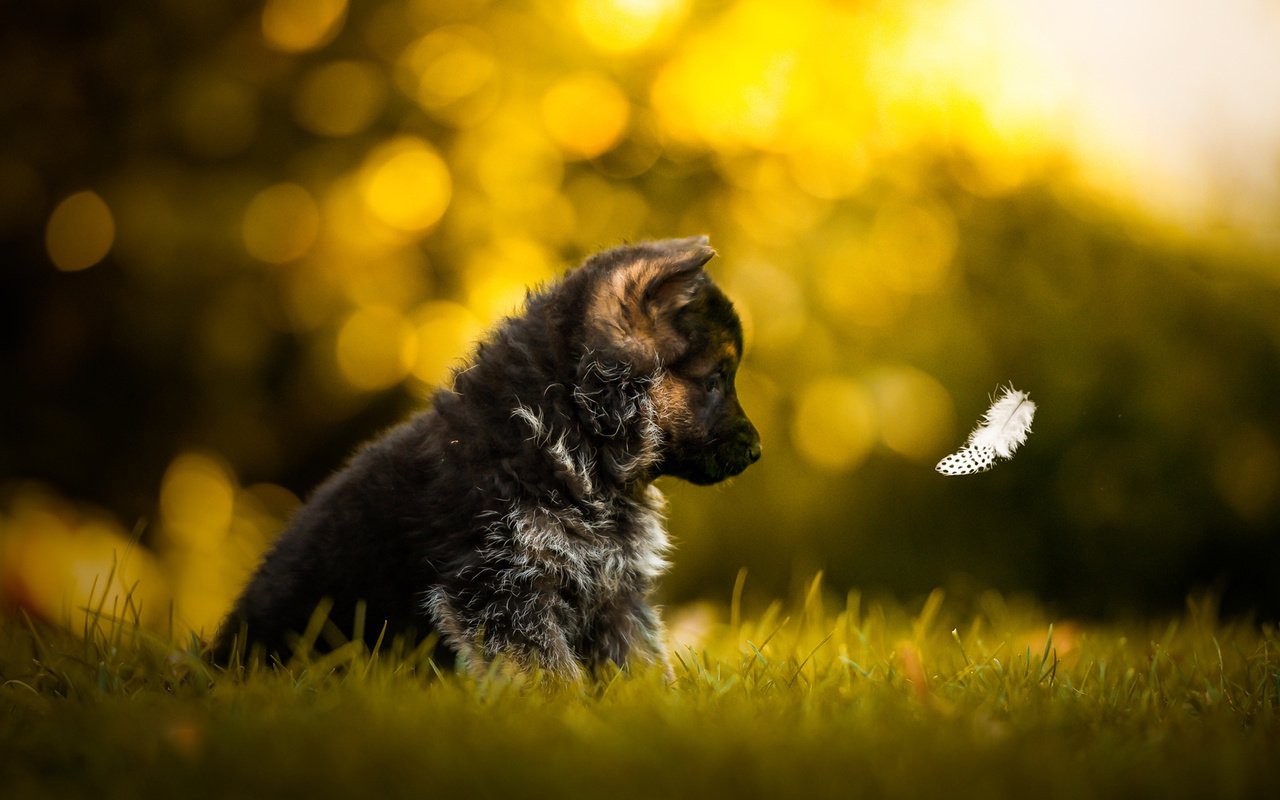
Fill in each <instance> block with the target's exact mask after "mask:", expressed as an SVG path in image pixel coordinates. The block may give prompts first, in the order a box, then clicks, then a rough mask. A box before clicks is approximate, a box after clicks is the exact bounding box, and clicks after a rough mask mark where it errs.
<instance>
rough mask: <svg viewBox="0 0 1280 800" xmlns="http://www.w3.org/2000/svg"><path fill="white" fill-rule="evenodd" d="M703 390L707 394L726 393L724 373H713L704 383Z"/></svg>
mask: <svg viewBox="0 0 1280 800" xmlns="http://www.w3.org/2000/svg"><path fill="white" fill-rule="evenodd" d="M702 388H703V390H704V391H706V393H707V394H718V393H720V392H723V391H724V373H723V372H713V373H711V374H710V375H708V376H707V377H706V379H705V380H704V381H703V382H702Z"/></svg>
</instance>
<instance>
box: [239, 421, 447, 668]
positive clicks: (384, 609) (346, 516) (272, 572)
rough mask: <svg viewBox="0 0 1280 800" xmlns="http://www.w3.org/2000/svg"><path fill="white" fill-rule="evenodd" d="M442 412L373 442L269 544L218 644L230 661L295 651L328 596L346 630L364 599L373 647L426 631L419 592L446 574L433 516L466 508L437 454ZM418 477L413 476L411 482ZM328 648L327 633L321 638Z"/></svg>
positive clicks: (352, 629) (351, 626)
mask: <svg viewBox="0 0 1280 800" xmlns="http://www.w3.org/2000/svg"><path fill="white" fill-rule="evenodd" d="M432 417H433V412H426V413H424V414H421V415H419V416H418V417H415V418H414V419H412V420H410V421H408V422H406V423H404V424H402V425H400V426H399V427H397V428H395V429H393V430H392V431H390V432H389V433H388V434H386V435H385V436H383V437H381V438H379V439H377V440H376V441H374V442H372V443H370V444H369V445H367V446H366V447H364V448H363V449H362V450H360V451H359V452H358V453H356V455H355V456H354V457H353V458H352V459H351V461H350V462H349V463H348V464H347V466H346V467H345V468H343V469H342V470H341V471H340V472H338V473H336V474H335V475H333V476H332V477H330V478H329V480H327V481H326V482H325V483H323V484H321V485H320V486H319V487H318V488H317V489H316V491H315V493H314V494H313V496H312V497H311V498H310V499H309V500H308V501H307V503H306V504H305V505H304V506H303V507H302V508H300V509H299V510H298V512H297V514H296V516H295V517H294V518H293V520H291V522H290V524H289V526H288V528H287V529H286V530H285V531H284V533H282V534H281V535H280V537H279V539H278V540H277V541H276V543H275V544H274V546H273V547H272V549H271V550H270V551H269V552H268V554H267V555H266V557H265V558H264V559H263V561H262V563H261V564H260V565H259V567H258V569H257V571H256V572H255V573H254V575H253V577H252V578H251V579H250V581H249V584H248V585H247V587H246V588H245V590H244V592H243V593H242V594H241V595H240V598H239V599H238V600H237V601H236V604H235V606H234V607H233V609H232V610H231V613H230V614H229V615H228V617H227V619H226V620H225V621H224V622H223V624H222V627H221V628H220V629H219V631H218V634H217V637H216V639H215V644H214V660H215V662H217V663H221V664H226V663H227V662H228V661H229V660H230V658H231V656H232V651H233V648H234V647H235V642H236V640H237V639H239V651H240V652H242V653H248V652H250V651H251V650H252V649H253V648H255V647H256V648H260V649H262V650H264V651H265V654H266V655H268V656H276V657H279V658H280V659H281V660H287V659H288V657H289V655H290V654H291V653H292V649H293V644H294V641H293V637H294V636H295V635H297V634H300V633H301V632H302V631H304V630H305V629H306V626H307V623H308V622H309V621H310V619H311V617H312V615H313V614H314V613H315V611H316V609H317V607H318V606H319V605H320V604H321V603H322V601H326V600H327V601H331V602H332V609H331V611H330V614H329V617H330V619H331V620H332V621H333V623H334V624H335V625H336V626H337V627H338V629H339V630H340V631H341V633H342V634H343V636H345V637H348V638H350V637H351V636H353V634H354V633H355V632H356V626H355V622H356V616H357V604H358V603H359V602H360V601H363V604H364V614H363V616H364V631H363V638H364V640H365V641H366V643H368V644H369V645H370V646H372V644H373V643H374V642H375V641H376V640H377V638H378V636H379V634H380V633H381V632H382V631H383V627H384V624H385V626H386V630H387V640H388V641H389V639H390V637H391V636H392V635H396V634H400V635H403V634H414V633H416V634H417V635H425V634H426V630H425V629H424V627H425V626H424V625H422V624H421V623H420V620H421V619H422V617H421V610H420V608H419V602H420V598H419V597H418V594H419V592H420V590H421V588H422V587H423V586H429V585H431V584H432V583H434V582H435V581H436V580H438V576H437V575H435V574H434V570H433V569H432V567H431V560H430V558H426V557H424V556H425V555H426V554H427V553H429V551H430V546H429V545H430V543H429V541H424V539H429V538H430V533H431V532H430V529H429V528H425V527H424V525H425V524H426V522H427V521H428V520H436V521H437V522H438V521H439V520H440V519H441V517H442V515H445V516H446V517H447V515H448V514H449V511H448V509H449V508H450V506H452V510H453V513H455V514H456V513H458V511H459V506H458V504H457V503H456V502H454V503H452V504H450V503H449V502H448V501H447V500H446V499H443V495H446V494H447V493H448V492H447V490H446V489H445V488H444V487H437V486H436V484H437V480H436V478H437V476H438V474H439V459H438V458H432V457H430V455H429V453H430V452H431V451H432V450H433V449H435V448H433V440H434V439H436V438H437V435H436V434H435V432H434V431H433V430H432V429H433V428H434V427H436V426H433V425H432V421H433V419H432ZM410 477H412V479H413V485H412V486H408V485H406V481H407V480H408V479H409V478H410ZM317 644H318V645H319V646H320V647H321V648H322V649H323V647H324V645H325V641H323V640H321V641H319V642H318V643H317Z"/></svg>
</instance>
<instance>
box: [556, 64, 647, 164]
mask: <svg viewBox="0 0 1280 800" xmlns="http://www.w3.org/2000/svg"><path fill="white" fill-rule="evenodd" d="M630 118H631V104H630V102H629V101H628V100H627V96H626V95H625V94H623V92H622V90H621V89H619V88H618V85H617V84H616V83H614V82H613V81H611V80H609V79H608V78H606V77H604V76H603V75H600V74H598V73H594V72H579V73H576V74H573V75H569V76H568V77H565V78H561V79H560V80H559V81H557V82H556V83H555V84H554V85H553V86H552V87H551V88H550V89H548V90H547V93H546V94H545V95H543V97H542V122H543V124H544V125H545V126H546V129H547V133H548V134H549V135H550V136H551V139H552V140H553V141H554V142H555V143H556V144H558V145H559V146H560V148H561V149H562V150H564V151H565V153H566V154H567V155H568V156H569V157H570V158H595V157H596V156H598V155H600V154H601V153H604V152H605V151H607V150H609V149H610V148H611V147H613V146H614V145H615V144H617V143H618V140H619V139H620V138H621V137H622V134H623V133H625V132H626V130H627V121H628V120H629V119H630Z"/></svg>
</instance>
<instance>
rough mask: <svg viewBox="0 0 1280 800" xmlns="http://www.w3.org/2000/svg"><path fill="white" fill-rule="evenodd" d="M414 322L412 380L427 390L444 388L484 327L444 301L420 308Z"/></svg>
mask: <svg viewBox="0 0 1280 800" xmlns="http://www.w3.org/2000/svg"><path fill="white" fill-rule="evenodd" d="M413 320H414V324H415V326H416V327H417V332H418V348H417V351H418V354H417V358H416V359H414V362H413V367H412V371H413V377H415V378H417V379H418V380H420V381H422V382H423V383H425V384H427V385H428V386H445V385H447V384H448V383H449V380H450V376H451V374H452V372H453V369H454V368H455V367H457V366H459V365H461V364H462V363H463V361H464V359H466V358H467V357H468V356H469V355H470V354H471V350H472V349H473V348H474V346H475V342H476V340H477V339H479V338H480V335H481V334H482V333H483V332H484V325H483V323H482V322H481V321H480V318H479V317H477V316H476V315H475V314H474V313H473V312H472V311H471V310H470V309H468V308H467V307H466V306H460V305H458V304H457V303H450V302H448V301H443V300H441V301H435V302H431V303H426V304H424V305H422V306H421V307H420V308H419V309H418V310H417V311H415V312H414V314H413Z"/></svg>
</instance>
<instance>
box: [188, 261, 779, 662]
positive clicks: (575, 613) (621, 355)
mask: <svg viewBox="0 0 1280 800" xmlns="http://www.w3.org/2000/svg"><path fill="white" fill-rule="evenodd" d="M712 255H713V251H712V250H711V249H710V248H709V247H707V245H706V239H705V237H695V238H691V239H679V240H667V241H662V242H649V243H643V244H638V245H630V246H624V247H619V248H615V249H613V250H609V251H606V252H603V253H600V254H597V255H596V256H593V257H592V258H590V259H588V260H587V261H586V262H585V263H584V264H583V265H582V267H580V268H579V269H577V270H574V271H572V272H570V273H569V274H568V275H567V276H566V277H565V278H564V279H562V280H561V281H560V282H558V283H557V284H554V285H552V286H550V287H548V288H544V289H542V290H540V291H538V292H536V293H534V294H532V295H531V296H530V297H529V299H528V301H527V303H526V306H525V309H524V312H523V313H522V314H521V315H520V316H517V317H513V318H510V319H508V320H506V321H505V322H504V323H503V324H502V325H500V326H499V327H498V328H497V329H496V330H495V331H494V332H493V333H492V334H491V335H490V337H489V338H488V339H487V340H486V341H484V342H483V343H482V344H480V346H479V347H478V349H477V351H476V353H475V355H474V357H473V358H472V360H471V362H470V364H469V365H468V366H467V367H466V368H464V369H462V370H461V371H460V372H458V374H457V375H456V376H455V379H454V386H453V388H452V389H451V390H441V391H439V392H438V393H437V394H436V395H435V397H434V398H433V401H432V403H431V407H430V408H429V409H428V410H427V411H424V412H422V413H420V414H418V415H417V416H415V417H413V418H412V419H410V420H409V421H407V422H405V423H404V424H402V425H400V426H399V427H396V428H394V429H393V430H391V431H390V432H389V433H387V434H386V435H385V436H383V437H382V438H380V439H377V440H375V441H373V442H372V443H370V444H368V445H366V446H365V447H364V448H363V449H362V450H360V451H359V452H358V453H356V455H355V456H354V457H353V458H352V459H351V461H350V462H349V463H348V464H347V465H346V466H345V467H344V468H343V469H342V470H341V471H339V472H338V473H337V474H335V475H334V476H333V477H332V478H330V479H329V480H328V481H326V482H325V483H324V484H322V485H321V486H320V487H319V488H318V489H317V490H316V492H315V493H314V495H313V496H312V497H311V498H310V499H309V501H308V502H307V503H306V504H305V505H304V506H303V507H302V508H301V509H300V510H299V512H298V513H297V515H296V516H295V518H294V519H293V520H292V522H291V524H290V525H289V528H288V529H287V530H286V531H285V532H284V533H283V534H282V535H281V537H280V538H279V540H278V541H277V543H276V544H275V546H274V548H273V549H272V550H271V552H270V553H269V554H268V555H267V557H266V558H265V560H264V561H263V563H262V564H261V566H260V567H259V568H258V571H257V572H256V574H255V575H254V576H253V578H252V580H251V581H250V583H249V585H248V587H247V588H246V589H245V591H244V594H243V595H242V596H241V597H240V598H239V600H238V601H237V603H236V604H235V607H234V609H233V610H232V611H231V613H230V615H229V616H228V618H227V620H226V621H225V622H224V623H223V626H222V628H221V630H220V632H219V634H218V637H217V640H216V642H215V647H214V653H215V659H216V660H219V661H221V662H223V663H225V662H226V661H227V660H228V659H229V658H231V656H232V654H233V652H243V651H244V650H245V649H246V645H248V646H257V647H259V648H261V649H263V650H265V652H266V653H268V654H273V655H276V656H278V657H280V658H282V659H283V658H287V657H288V656H289V654H290V652H291V647H292V644H293V642H294V641H295V638H294V637H295V636H296V634H298V633H299V632H300V631H302V630H303V629H305V627H306V625H307V622H308V620H309V619H310V618H311V617H312V614H313V612H314V611H315V609H316V607H317V605H318V604H320V603H321V602H322V600H326V599H327V600H330V601H332V609H331V612H330V619H331V620H332V622H333V623H334V625H336V626H337V627H338V628H339V629H340V630H341V631H342V632H343V633H344V634H345V635H346V636H351V635H352V633H353V631H355V630H356V625H357V623H356V618H357V616H358V615H359V613H360V612H359V611H358V610H357V609H359V608H362V609H363V635H364V638H365V640H366V641H367V642H369V643H370V644H372V643H373V642H374V641H375V640H376V639H377V637H378V636H379V635H380V634H383V633H384V623H385V636H386V637H387V640H388V641H389V640H390V637H391V636H395V635H408V636H416V637H419V638H421V637H423V636H425V635H427V634H428V633H431V632H436V633H438V634H439V637H440V645H439V649H438V650H437V659H438V660H439V659H444V660H448V659H450V658H452V657H453V656H455V655H460V656H462V658H463V659H464V660H465V661H466V662H467V663H468V664H469V665H470V666H471V668H473V669H476V670H481V669H484V668H485V665H486V664H487V663H488V662H489V661H490V660H491V659H493V658H494V657H497V656H502V657H504V658H506V659H508V660H509V662H510V663H512V664H514V665H515V666H516V667H517V668H518V669H529V668H532V667H535V666H540V667H542V668H543V669H545V670H547V671H548V672H549V673H551V674H552V675H554V676H557V677H559V678H564V679H576V678H578V677H580V676H581V674H582V670H583V668H587V669H590V668H594V667H598V666H600V665H603V664H605V663H607V662H613V663H616V664H618V665H623V664H625V663H626V661H627V659H628V658H629V657H633V656H638V657H640V658H641V659H643V660H646V661H652V662H657V663H661V664H664V665H666V668H667V669H668V671H669V670H670V665H669V663H668V662H667V653H666V649H665V645H664V643H663V639H664V630H663V626H662V621H661V619H660V617H659V615H658V613H657V611H656V610H655V609H654V608H653V607H652V606H651V605H650V604H649V602H648V600H647V597H648V595H649V593H650V591H651V590H652V588H653V586H654V583H655V581H656V580H657V578H658V577H659V575H660V574H661V572H662V571H663V569H664V568H665V567H666V563H665V561H664V560H663V556H664V553H665V551H666V549H667V539H666V534H665V530H664V527H663V523H662V507H663V505H662V504H663V501H662V496H661V494H660V493H659V492H658V490H657V489H656V488H655V487H653V486H652V481H653V480H654V479H655V478H656V477H658V476H659V475H662V474H671V475H677V476H679V477H682V478H685V479H687V480H690V481H693V482H695V483H703V484H705V483H714V482H716V481H719V480H722V479H724V478H726V477H729V476H731V475H734V474H737V473H738V472H741V471H742V470H743V469H745V468H746V467H747V466H748V465H749V464H750V463H751V462H753V461H755V460H756V458H758V457H759V453H760V445H759V438H758V436H757V434H756V431H755V429H754V428H753V427H752V425H751V423H750V422H749V421H748V420H747V418H746V416H745V415H744V414H743V413H742V410H741V408H740V407H739V406H738V402H737V398H736V396H735V394H734V388H733V375H734V371H735V370H736V368H737V361H738V358H739V357H740V354H741V351H742V330H741V326H740V324H739V322H738V318H737V315H736V314H735V313H734V311H733V307H732V305H731V304H730V302H729V300H728V299H727V298H726V297H725V296H724V294H723V293H722V292H721V291H720V290H719V289H718V288H717V287H716V286H715V285H714V284H713V283H712V282H711V280H710V278H709V277H708V276H707V275H706V273H705V272H704V271H703V269H702V267H703V264H704V263H705V262H706V261H707V260H708V259H709V258H711V256H712Z"/></svg>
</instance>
